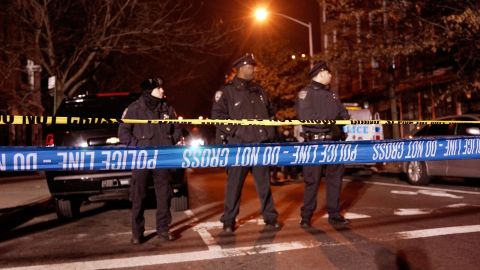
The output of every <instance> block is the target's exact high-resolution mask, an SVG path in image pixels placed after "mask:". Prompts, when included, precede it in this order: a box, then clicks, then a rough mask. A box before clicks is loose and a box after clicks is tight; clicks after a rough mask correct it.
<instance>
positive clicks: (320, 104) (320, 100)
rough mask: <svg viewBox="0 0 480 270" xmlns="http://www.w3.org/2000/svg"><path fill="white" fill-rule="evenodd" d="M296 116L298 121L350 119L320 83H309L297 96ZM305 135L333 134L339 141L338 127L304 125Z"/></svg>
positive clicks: (334, 96)
mask: <svg viewBox="0 0 480 270" xmlns="http://www.w3.org/2000/svg"><path fill="white" fill-rule="evenodd" d="M296 105H297V114H298V119H299V120H347V119H350V116H349V115H348V112H347V110H346V109H345V106H343V104H342V102H341V101H340V99H339V98H338V97H337V95H336V94H335V93H333V92H332V91H330V89H329V88H328V87H327V86H326V85H324V84H321V83H318V82H316V81H313V80H312V81H311V82H310V84H309V85H307V86H305V87H304V88H303V89H302V90H300V92H298V96H297V104H296ZM302 128H303V132H305V133H325V134H333V137H334V139H339V136H340V133H341V132H342V131H341V130H340V129H339V126H338V125H324V124H320V125H304V126H302Z"/></svg>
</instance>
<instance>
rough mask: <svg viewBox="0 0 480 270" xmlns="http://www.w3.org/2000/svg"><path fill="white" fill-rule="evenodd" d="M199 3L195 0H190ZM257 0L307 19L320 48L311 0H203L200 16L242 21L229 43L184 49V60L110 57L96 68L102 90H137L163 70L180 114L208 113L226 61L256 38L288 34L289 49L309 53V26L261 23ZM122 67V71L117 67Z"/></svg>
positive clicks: (278, 37)
mask: <svg viewBox="0 0 480 270" xmlns="http://www.w3.org/2000/svg"><path fill="white" fill-rule="evenodd" d="M192 1H193V0H192ZM194 3H195V4H199V2H198V1H197V0H195V2H194ZM259 5H262V6H265V7H267V8H269V9H270V10H272V11H276V12H278V13H283V14H285V15H288V16H291V17H294V18H296V19H298V20H301V21H304V22H312V24H313V33H314V48H315V50H316V51H318V50H319V47H320V45H319V35H318V34H316V33H318V32H319V30H318V24H319V20H320V17H319V15H318V4H317V1H315V0H296V1H292V0H276V1H263V2H261V1H252V0H243V1H240V0H230V1H228V0H206V1H204V2H203V5H201V7H200V9H199V12H198V14H197V16H198V18H199V19H200V20H215V21H222V22H224V23H225V24H230V25H233V26H234V27H237V28H239V27H241V29H242V31H240V32H239V33H238V34H236V35H235V36H234V38H233V42H232V43H231V46H229V47H228V48H225V49H223V50H220V51H215V52H212V53H211V54H203V55H199V54H192V55H189V54H186V55H185V60H177V61H175V62H172V61H170V60H168V59H167V57H165V56H162V55H152V56H146V57H137V56H121V57H112V58H111V59H109V61H107V63H105V66H104V69H103V70H102V71H101V72H100V74H98V76H99V77H101V80H99V81H102V83H101V84H100V85H98V86H96V87H97V89H103V90H101V91H131V90H133V91H136V90H137V91H138V85H139V83H140V82H141V80H142V79H144V78H147V77H149V76H162V77H164V80H165V81H166V85H165V90H166V94H167V97H168V100H169V101H170V102H171V103H172V104H173V106H174V107H175V108H176V110H177V112H178V113H179V114H180V115H182V116H183V117H184V118H197V117H198V116H204V117H209V114H210V109H211V105H212V100H213V95H214V93H215V91H217V90H218V89H219V87H221V85H222V83H223V81H224V77H225V74H226V73H228V72H229V70H230V64H231V63H232V62H233V61H234V60H235V59H237V58H238V57H239V56H241V55H243V54H244V53H245V52H250V51H252V48H253V47H254V46H255V45H258V43H261V42H265V41H266V40H268V39H270V40H287V41H289V42H290V44H291V46H292V49H293V50H294V51H298V52H299V53H306V54H308V29H307V28H306V27H304V26H301V25H299V24H297V23H294V22H292V21H289V20H287V19H284V18H281V17H279V16H271V17H270V18H269V19H268V21H266V22H263V23H260V24H259V23H258V22H255V21H254V19H253V17H252V14H253V10H254V9H255V7H257V6H259ZM119 70H121V71H122V72H119Z"/></svg>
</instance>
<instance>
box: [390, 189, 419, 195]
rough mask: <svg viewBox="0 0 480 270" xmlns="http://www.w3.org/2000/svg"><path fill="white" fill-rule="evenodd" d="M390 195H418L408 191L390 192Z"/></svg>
mask: <svg viewBox="0 0 480 270" xmlns="http://www.w3.org/2000/svg"><path fill="white" fill-rule="evenodd" d="M390 193H393V194H400V195H417V194H418V193H417V192H415V191H408V190H391V191H390Z"/></svg>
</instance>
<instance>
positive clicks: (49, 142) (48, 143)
mask: <svg viewBox="0 0 480 270" xmlns="http://www.w3.org/2000/svg"><path fill="white" fill-rule="evenodd" d="M45 146H47V147H52V146H55V139H54V136H53V134H52V133H49V134H47V137H46V138H45Z"/></svg>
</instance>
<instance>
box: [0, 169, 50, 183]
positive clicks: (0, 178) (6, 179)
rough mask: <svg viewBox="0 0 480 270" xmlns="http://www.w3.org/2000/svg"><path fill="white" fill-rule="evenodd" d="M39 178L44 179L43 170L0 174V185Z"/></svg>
mask: <svg viewBox="0 0 480 270" xmlns="http://www.w3.org/2000/svg"><path fill="white" fill-rule="evenodd" d="M39 179H45V172H43V171H37V172H33V173H31V174H19V175H10V176H7V175H2V174H0V185H2V184H10V183H16V182H24V181H32V180H39Z"/></svg>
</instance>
